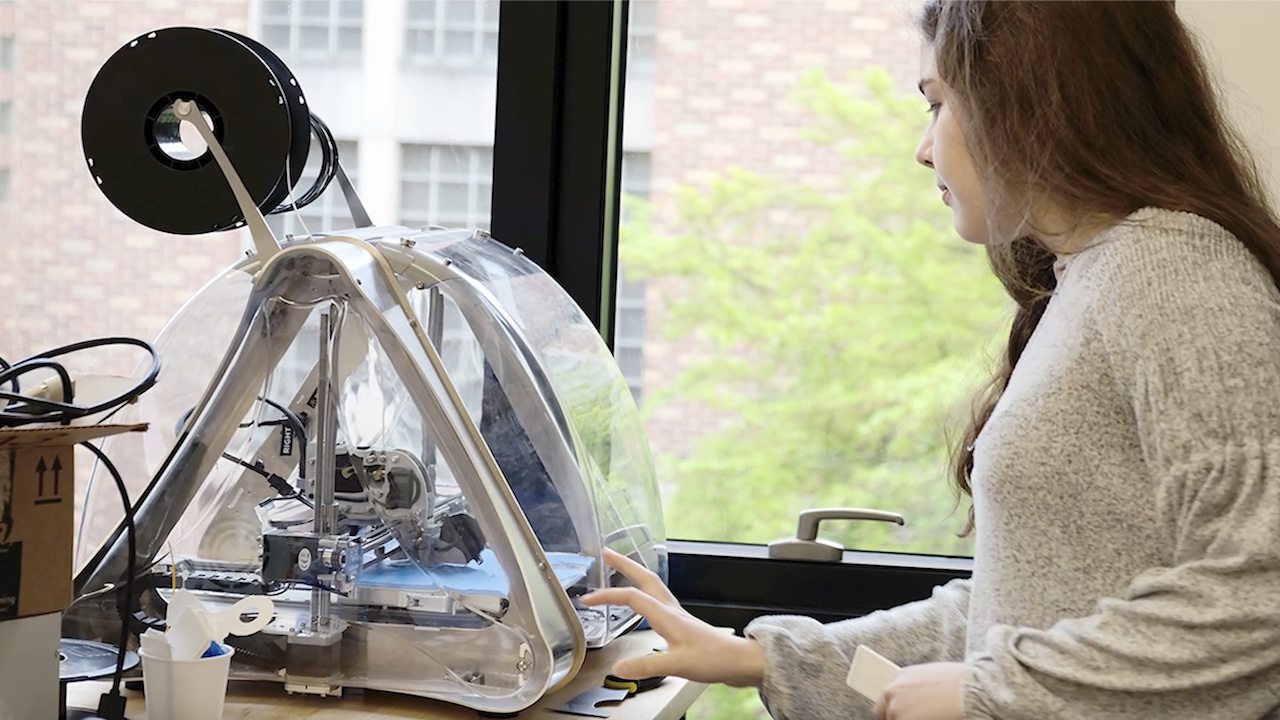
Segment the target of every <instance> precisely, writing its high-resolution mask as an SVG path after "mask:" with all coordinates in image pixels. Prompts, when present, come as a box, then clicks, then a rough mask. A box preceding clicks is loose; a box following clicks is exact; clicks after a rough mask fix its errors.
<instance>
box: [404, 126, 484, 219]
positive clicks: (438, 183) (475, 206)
mask: <svg viewBox="0 0 1280 720" xmlns="http://www.w3.org/2000/svg"><path fill="white" fill-rule="evenodd" d="M492 201H493V149H492V148H487V147H468V146H460V145H401V146H400V223H401V224H402V225H406V226H408V227H426V226H428V225H440V226H443V227H449V228H463V229H467V230H472V229H475V228H481V229H485V230H487V229H488V228H489V206H490V204H491V203H492Z"/></svg>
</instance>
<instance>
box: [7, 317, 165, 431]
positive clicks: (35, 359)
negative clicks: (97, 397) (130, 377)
mask: <svg viewBox="0 0 1280 720" xmlns="http://www.w3.org/2000/svg"><path fill="white" fill-rule="evenodd" d="M109 345H132V346H134V347H140V348H142V349H143V350H146V351H147V353H148V354H149V355H150V356H151V367H150V369H148V370H147V373H146V375H144V376H143V378H142V379H141V380H140V381H138V383H137V384H136V385H134V386H133V387H132V388H130V389H129V390H127V391H125V392H123V393H121V394H120V395H118V396H116V397H113V398H111V399H109V400H104V401H102V402H100V403H98V404H96V405H90V406H87V407H86V406H84V405H77V404H75V403H74V402H73V399H74V397H75V393H74V390H73V388H72V383H71V374H70V373H68V372H67V370H66V368H65V367H64V366H63V365H62V364H61V363H59V362H56V361H54V360H53V358H56V357H62V356H64V355H69V354H71V353H75V352H80V351H83V350H92V349H96V348H101V347H107V346H109ZM0 363H2V364H3V365H4V369H2V370H0V385H5V384H8V385H9V386H10V388H11V389H10V390H0V400H4V401H6V402H5V404H4V406H3V408H0V427H18V426H20V425H27V424H30V423H43V422H56V423H61V424H63V425H70V424H71V422H72V421H74V420H78V419H80V418H83V417H88V416H90V415H95V414H97V413H100V412H103V411H107V410H112V409H113V408H117V407H119V406H121V405H125V404H127V403H130V402H133V401H134V400H136V399H137V398H138V397H139V396H140V395H142V394H143V393H144V392H146V391H147V390H150V389H151V386H152V385H155V384H156V378H157V377H158V376H159V374H160V353H159V352H157V351H156V349H155V348H154V347H152V346H151V343H148V342H146V341H145V340H138V339H136V338H130V337H103V338H94V339H91V340H82V341H80V342H77V343H71V344H70V345H63V346H62V347H57V348H54V349H52V350H47V351H45V352H42V353H40V354H38V355H33V356H31V357H29V358H27V359H25V360H20V361H18V362H16V363H13V364H9V363H8V362H4V361H3V360H0ZM41 369H45V370H53V371H54V373H55V374H56V375H57V376H58V380H59V381H60V382H61V383H62V392H61V393H60V395H61V398H62V399H61V400H52V399H49V398H44V397H33V396H30V395H23V394H22V386H21V383H20V382H19V378H21V377H22V376H24V375H27V374H29V373H31V372H33V371H36V370H41Z"/></svg>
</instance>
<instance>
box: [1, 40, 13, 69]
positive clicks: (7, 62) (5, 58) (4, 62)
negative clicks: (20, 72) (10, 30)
mask: <svg viewBox="0 0 1280 720" xmlns="http://www.w3.org/2000/svg"><path fill="white" fill-rule="evenodd" d="M13 44H14V43H13V36H12V35H5V36H3V37H0V70H3V71H5V72H11V71H12V70H13Z"/></svg>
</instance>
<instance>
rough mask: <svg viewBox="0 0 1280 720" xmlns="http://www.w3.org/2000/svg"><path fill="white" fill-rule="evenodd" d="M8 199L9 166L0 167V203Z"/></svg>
mask: <svg viewBox="0 0 1280 720" xmlns="http://www.w3.org/2000/svg"><path fill="white" fill-rule="evenodd" d="M8 201H9V168H7V167H0V203H2V202H8Z"/></svg>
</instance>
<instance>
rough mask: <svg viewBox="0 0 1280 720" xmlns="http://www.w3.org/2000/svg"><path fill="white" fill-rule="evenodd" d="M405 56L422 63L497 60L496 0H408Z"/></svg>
mask: <svg viewBox="0 0 1280 720" xmlns="http://www.w3.org/2000/svg"><path fill="white" fill-rule="evenodd" d="M404 56H405V59H406V60H407V61H409V62H411V63H422V64H436V63H442V64H449V65H481V64H483V65H494V64H496V63H497V61H498V2H497V0H407V2H406V4H405V38H404Z"/></svg>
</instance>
